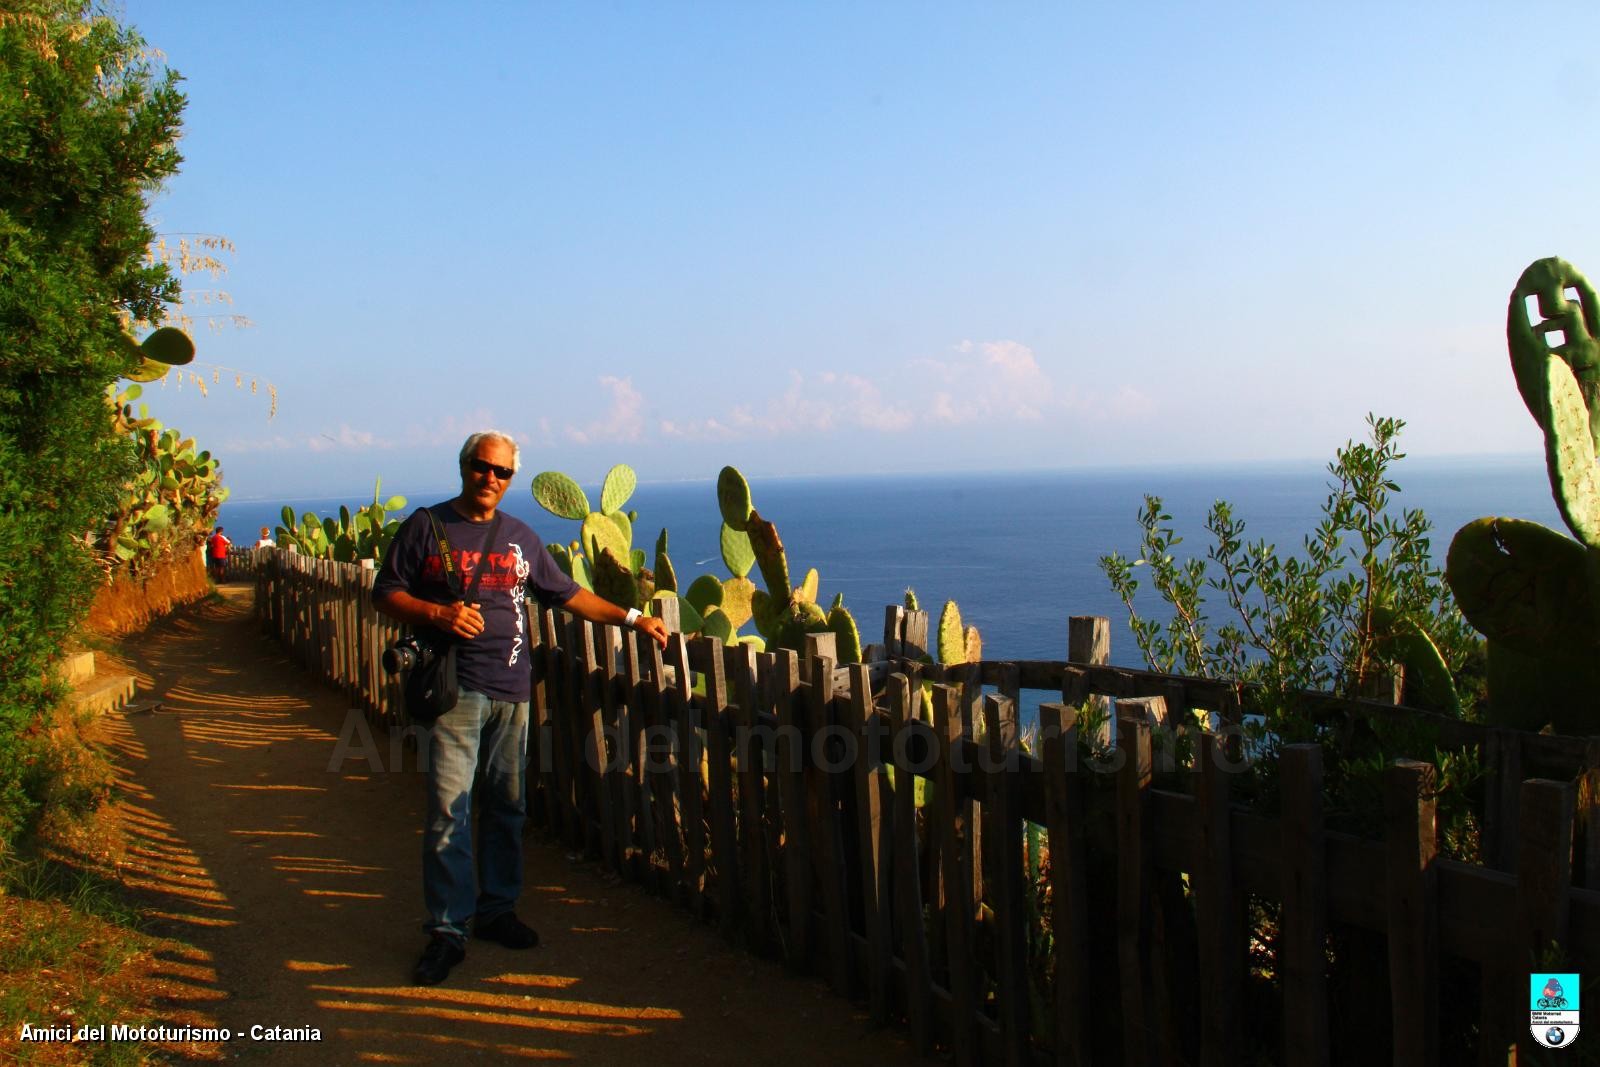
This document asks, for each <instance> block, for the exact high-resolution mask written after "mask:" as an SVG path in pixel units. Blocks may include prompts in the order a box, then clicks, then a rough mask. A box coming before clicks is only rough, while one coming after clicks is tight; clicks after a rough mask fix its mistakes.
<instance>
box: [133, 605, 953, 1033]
mask: <svg viewBox="0 0 1600 1067" xmlns="http://www.w3.org/2000/svg"><path fill="white" fill-rule="evenodd" d="M249 597H250V590H249V589H248V588H247V587H244V586H226V587H224V588H223V590H222V599H221V601H216V600H213V601H211V602H209V603H205V604H202V605H199V606H196V607H194V608H191V609H188V610H186V611H183V612H180V613H179V614H178V615H177V616H175V617H174V618H171V619H169V620H167V621H165V622H163V623H161V624H158V625H157V626H155V627H153V628H152V629H150V630H149V631H147V632H145V633H144V634H142V635H139V636H137V637H134V638H131V639H129V640H128V641H127V642H126V643H125V645H124V652H125V655H126V656H127V657H128V658H129V662H130V666H131V668H132V669H133V670H134V671H135V672H136V673H137V674H138V676H139V683H140V689H141V696H144V695H151V696H154V697H155V698H156V699H158V700H160V701H161V702H162V706H161V708H160V709H159V710H156V711H146V712H129V713H117V714H114V715H112V716H110V717H109V718H110V721H109V722H108V723H107V727H108V730H107V732H108V734H109V736H110V739H111V742H112V745H113V747H114V748H115V750H116V752H117V755H118V762H119V765H120V769H121V775H122V783H121V784H122V793H123V796H124V798H125V799H124V801H123V804H122V809H123V818H124V821H125V829H126V831H127V834H128V849H127V855H126V862H125V863H124V865H123V870H122V873H123V876H124V878H125V880H126V881H127V882H128V884H130V885H131V886H133V887H134V888H135V889H136V890H137V892H138V893H139V896H140V899H141V902H142V903H143V904H144V905H145V908H146V913H147V915H149V917H150V918H151V920H152V922H151V925H152V926H153V927H154V930H153V932H155V933H158V934H163V935H167V936H171V937H174V938H177V939H180V940H182V941H185V942H187V943H188V944H189V945H192V946H194V950H193V952H192V953H189V954H186V955H185V958H181V959H180V958H173V959H171V960H167V961H163V962H164V966H166V967H167V968H169V970H170V973H171V974H172V976H173V977H174V978H175V979H178V980H181V981H187V982H189V983H190V984H191V985H192V986H193V994H194V999H195V1000H196V1001H197V1002H199V1010H200V1011H201V1012H202V1013H204V1014H207V1015H209V1016H210V1018H211V1020H212V1021H213V1024H214V1025H216V1026H220V1027H227V1028H228V1029H230V1030H231V1031H232V1032H233V1034H234V1035H235V1036H234V1037H233V1038H232V1040H231V1041H229V1042H227V1043H226V1044H223V1045H220V1046H219V1045H211V1046H199V1047H195V1048H192V1049H190V1050H189V1051H190V1053H191V1054H194V1055H213V1056H221V1057H225V1058H227V1059H235V1058H238V1059H248V1060H259V1061H263V1062H279V1061H282V1062H306V1063H312V1062H315V1063H351V1064H355V1063H432V1062H439V1061H443V1060H446V1059H451V1060H453V1059H456V1058H458V1057H463V1056H482V1055H489V1056H494V1057H497V1058H507V1059H546V1060H576V1061H580V1062H584V1063H594V1064H610V1063H619V1064H620V1063H630V1064H632V1063H637V1062H641V1061H648V1062H651V1063H657V1064H680V1063H681V1064H730V1065H731V1064H745V1063H748V1062H750V1061H751V1060H752V1059H754V1058H760V1059H764V1060H767V1061H769V1062H778V1063H784V1062H790V1061H799V1060H802V1059H806V1060H815V1061H818V1062H824V1063H868V1062H871V1063H874V1064H894V1063H906V1064H911V1063H920V1062H922V1061H920V1060H918V1059H917V1058H916V1056H915V1054H914V1052H913V1051H912V1050H911V1049H910V1048H909V1046H908V1045H907V1043H906V1042H905V1041H903V1040H902V1039H901V1038H900V1036H899V1035H898V1034H896V1033H894V1032H892V1031H890V1032H885V1031H876V1030H873V1029H871V1028H870V1027H869V1025H868V1024H867V1022H866V1021H865V1019H864V1017H863V1016H861V1015H860V1014H858V1013H856V1012H855V1011H854V1010H853V1009H852V1008H851V1006H850V1005H848V1004H846V1003H843V1002H841V1001H839V1000H837V999H835V998H833V997H832V996H831V995H829V994H828V993H827V991H826V990H825V988H823V987H822V986H821V985H819V984H816V983H813V982H811V981H808V980H800V979H795V978H793V977H791V976H789V975H788V974H787V973H786V972H785V971H784V970H783V969H782V968H781V967H780V966H778V965H776V964H773V963H769V962H766V961H762V960H757V959H755V958H753V957H750V956H747V955H744V954H742V953H739V952H736V951H735V950H733V949H730V948H728V947H727V946H726V945H724V944H723V943H722V942H721V941H720V940H719V939H718V938H717V937H716V935H715V934H714V932H713V931H712V930H710V929H709V928H707V927H702V926H698V925H695V924H693V923H692V922H691V921H690V919H689V918H688V917H687V916H685V915H683V914H682V913H680V912H678V911H676V910H674V909H673V908H672V907H671V906H669V905H668V904H667V903H666V902H664V901H661V900H657V899H655V898H653V897H649V896H647V895H645V894H644V893H643V892H642V891H640V890H639V889H637V888H636V887H633V886H629V885H624V884H619V883H616V882H613V881H609V880H607V879H606V878H605V877H603V876H602V875H601V874H600V873H599V872H598V870H597V869H596V868H592V867H590V866H588V865H585V864H582V863H577V862H574V861H572V860H570V859H569V858H568V857H567V856H565V855H564V854H563V853H562V852H561V851H560V850H559V849H558V848H557V847H555V846H552V845H548V844H544V843H542V842H540V841H538V840H537V839H530V841H529V843H528V845H527V886H526V888H525V890H524V893H523V901H522V905H521V907H520V908H519V912H520V913H521V914H522V916H523V917H524V918H525V919H526V920H527V921H528V922H529V923H530V924H532V925H533V926H534V927H535V928H536V929H538V930H539V931H540V936H541V938H542V939H543V941H544V944H542V945H541V946H540V947H539V948H537V949H534V950H532V951H529V952H514V951H511V950H508V949H504V948H501V947H499V946H497V945H493V944H490V943H487V942H479V941H474V942H472V943H470V944H469V946H468V955H467V959H466V961H465V962H464V963H463V964H461V965H460V966H459V967H458V968H456V970H455V971H454V972H453V973H452V974H451V976H450V979H449V980H448V982H447V983H446V984H444V985H442V986H437V987H432V988H425V989H424V988H415V987H413V986H411V985H410V984H409V977H408V976H409V973H410V968H411V965H412V963H413V962H414V961H415V958H416V956H417V954H418V953H419V952H420V951H421V949H422V946H423V944H424V937H423V935H422V932H421V926H420V923H421V918H422V909H421V899H422V890H421V870H420V868H421V862H420V851H421V825H422V781H421V777H420V775H418V774H417V773H415V772H414V771H410V770H405V769H399V770H396V769H379V768H373V767H370V766H369V765H368V764H367V763H366V762H364V761H362V760H359V759H358V760H348V761H345V763H344V765H343V766H342V767H339V768H330V757H332V756H333V755H334V752H335V749H336V748H337V743H338V738H339V734H340V732H341V729H342V727H343V725H344V723H345V716H346V714H347V713H351V712H349V711H348V709H347V708H346V707H345V705H344V703H343V701H342V700H341V699H340V697H339V695H338V694H337V693H335V692H334V691H333V690H332V689H330V688H328V687H325V686H323V685H321V684H320V683H318V682H316V681H314V680H313V679H311V678H310V677H309V676H307V675H306V674H304V673H302V672H301V671H300V670H299V668H297V667H296V666H294V665H293V664H292V663H291V662H290V661H289V660H288V659H287V658H285V657H284V656H283V655H281V654H280V653H279V651H278V650H277V647H276V646H275V645H274V644H273V643H272V642H270V641H268V640H267V639H266V638H264V637H262V636H261V635H260V633H259V630H258V628H257V626H256V624H255V622H254V620H253V618H252V616H251V613H250V603H249ZM378 743H379V745H380V746H381V747H382V748H383V750H384V752H385V753H387V752H388V746H387V742H386V739H385V738H384V737H383V736H382V735H381V733H380V734H379V735H378ZM208 998H209V999H208ZM188 1014H192V1012H191V1013H188ZM252 1027H261V1028H264V1030H265V1031H268V1032H270V1031H272V1030H273V1029H274V1028H279V1034H278V1038H279V1039H277V1040H273V1039H271V1038H270V1037H263V1038H254V1039H253V1038H252V1037H251V1036H250V1035H251V1029H252ZM308 1030H315V1031H317V1032H318V1033H319V1035H320V1039H318V1040H315V1041H312V1040H304V1039H303V1038H304V1037H305V1032H306V1031H308ZM297 1036H298V1037H300V1038H302V1039H301V1040H296V1039H295V1038H296V1037H297Z"/></svg>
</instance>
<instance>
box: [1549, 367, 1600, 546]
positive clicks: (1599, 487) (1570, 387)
mask: <svg viewBox="0 0 1600 1067" xmlns="http://www.w3.org/2000/svg"><path fill="white" fill-rule="evenodd" d="M1542 376H1543V378H1544V387H1545V388H1544V396H1545V413H1546V414H1545V420H1544V424H1543V425H1544V454H1545V467H1546V468H1547V470H1548V471H1549V473H1550V491H1551V494H1552V495H1553V496H1554V497H1555V500H1556V506H1557V507H1558V508H1560V509H1561V517H1562V518H1563V519H1565V520H1567V526H1568V528H1569V529H1571V530H1572V532H1573V535H1574V536H1576V537H1577V538H1578V540H1580V541H1582V542H1583V543H1584V544H1586V545H1588V546H1589V547H1590V548H1600V473H1597V472H1596V469H1595V450H1594V439H1593V436H1592V434H1593V430H1594V428H1595V427H1594V426H1593V425H1592V424H1591V423H1590V413H1589V409H1588V408H1587V407H1586V406H1585V403H1584V398H1583V395H1582V393H1581V391H1580V385H1581V383H1580V382H1579V380H1578V379H1577V378H1576V377H1575V375H1574V373H1573V372H1572V371H1571V370H1569V369H1568V368H1567V365H1566V364H1565V363H1563V362H1561V361H1560V360H1559V359H1548V360H1545V363H1544V367H1543V375H1542Z"/></svg>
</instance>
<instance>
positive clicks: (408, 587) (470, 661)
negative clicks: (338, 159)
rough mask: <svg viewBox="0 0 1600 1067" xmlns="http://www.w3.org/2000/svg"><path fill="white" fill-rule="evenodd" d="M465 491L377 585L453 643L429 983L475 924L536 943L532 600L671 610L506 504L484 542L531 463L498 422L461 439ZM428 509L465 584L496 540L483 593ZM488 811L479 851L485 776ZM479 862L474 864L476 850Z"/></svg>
mask: <svg viewBox="0 0 1600 1067" xmlns="http://www.w3.org/2000/svg"><path fill="white" fill-rule="evenodd" d="M459 462H460V467H461V493H460V495H459V496H456V497H455V498H454V499H451V500H448V501H445V502H444V503H441V504H436V505H434V506H433V507H432V508H423V509H419V510H417V511H415V512H413V513H412V514H411V516H410V517H409V518H407V519H406V521H405V522H404V523H403V524H401V527H400V530H399V532H398V533H396V534H395V538H394V541H393V542H392V543H391V544H390V545H389V550H388V552H387V553H385V555H384V558H383V566H382V567H381V568H380V569H379V571H378V577H377V580H376V581H375V583H374V584H373V589H372V593H373V600H374V602H375V603H376V605H377V607H378V609H379V610H380V611H382V612H383V613H384V614H386V615H388V616H390V617H391V618H394V619H398V620H399V621H400V622H403V623H407V624H409V625H410V626H412V627H413V628H414V629H415V631H416V633H417V636H418V637H419V639H420V640H422V641H423V642H424V643H430V642H431V643H433V644H434V645H435V646H441V645H442V644H443V643H444V642H454V643H455V646H456V675H457V678H458V680H459V685H460V692H461V696H460V700H459V701H458V702H457V704H456V706H455V707H454V708H453V709H451V710H450V711H447V712H445V713H444V714H443V715H441V716H440V717H439V718H438V719H437V720H436V721H435V722H434V723H433V724H432V725H431V726H428V727H425V728H424V729H425V730H426V732H427V735H426V737H425V738H424V739H423V744H422V745H421V746H419V751H421V752H424V753H426V754H427V775H428V786H427V788H428V813H427V822H426V824H425V826H424V829H423V839H422V896H423V903H424V906H425V907H426V909H427V916H428V917H427V921H426V922H425V923H424V924H423V929H424V930H425V931H426V932H427V933H428V935H429V941H428V945H427V948H426V949H425V950H424V951H423V953H422V958H421V959H419V960H418V961H417V965H416V967H415V968H414V969H413V971H412V980H413V981H415V982H416V984H417V985H437V984H438V983H439V982H442V981H444V979H445V978H446V977H448V976H449V974H450V968H452V967H454V966H455V965H456V964H458V963H460V962H461V961H462V960H463V959H464V958H465V957H466V937H467V929H468V926H469V924H470V926H471V929H472V933H473V935H474V936H476V937H480V938H485V939H487V940H490V941H497V942H499V943H500V944H502V945H504V946H506V947H507V948H514V949H526V948H532V947H533V946H534V945H537V944H538V943H539V935H538V934H537V933H535V932H534V931H533V929H532V928H530V927H529V926H527V925H526V924H525V923H523V922H522V920H520V919H518V918H517V915H516V912H515V911H514V910H513V909H514V908H515V906H516V903H517V897H518V896H519V895H520V894H521V892H522V823H523V818H524V815H525V813H526V810H527V782H526V770H527V766H526V765H527V753H528V701H529V699H530V697H531V696H532V675H531V670H530V662H529V659H528V658H527V647H528V634H529V633H530V630H531V625H532V623H531V620H530V618H529V616H528V613H527V610H526V607H525V599H526V598H527V597H530V596H531V597H534V598H537V599H538V601H539V602H540V603H541V604H543V605H546V606H560V607H564V608H565V609H566V610H568V611H570V612H572V613H573V614H575V615H578V616H580V617H581V618H585V619H588V620H590V621H592V622H600V623H611V624H614V625H621V626H630V627H633V628H635V629H638V630H642V631H644V632H646V633H648V634H649V635H650V636H651V637H652V638H654V639H655V640H656V641H657V642H658V643H659V644H661V645H665V644H666V641H667V632H666V626H665V625H664V624H663V623H662V621H661V620H660V619H654V618H650V617H648V616H644V615H641V614H640V613H639V612H638V611H637V610H635V609H632V608H630V609H628V610H627V611H624V610H623V609H622V608H619V607H617V606H616V605H615V604H612V603H611V602H609V601H607V600H603V599H601V598H600V597H598V596H596V595H595V594H594V593H591V592H589V591H588V590H586V589H583V588H581V587H579V586H578V585H577V584H576V583H575V582H573V580H572V579H571V578H569V577H567V576H566V575H565V574H563V573H562V572H561V568H560V567H558V566H556V562H555V559H554V557H552V556H551V555H550V553H549V552H547V551H546V550H545V547H544V542H542V541H541V540H540V539H539V535H538V534H536V533H534V532H533V530H532V529H530V528H529V527H528V526H527V524H525V523H523V522H522V521H521V520H519V519H516V518H513V517H512V516H510V515H505V514H502V515H501V517H500V527H499V529H498V531H497V532H496V535H495V543H494V544H493V545H490V546H485V544H484V541H485V540H486V538H487V537H488V533H489V528H490V523H491V521H492V520H493V519H494V517H495V513H496V510H497V509H498V508H499V506H500V499H501V498H502V497H504V496H505V494H506V490H507V489H508V488H510V486H511V477H512V475H513V474H514V473H515V472H516V470H517V469H518V468H519V467H520V466H521V462H522V461H521V456H520V452H519V449H518V448H517V445H516V442H515V441H513V440H512V439H511V438H510V437H508V436H506V435H505V434H503V433H498V432H496V431H493V430H490V431H486V432H483V433H475V434H473V435H472V436H471V437H468V438H467V440H466V443H465V444H463V445H462V446H461V455H460V457H459ZM430 512H431V513H432V515H433V516H434V517H436V518H437V520H438V522H439V524H440V527H441V529H442V530H443V533H444V537H445V540H446V541H447V542H448V543H449V548H450V555H451V557H452V560H453V563H454V567H455V572H456V574H457V575H459V576H460V578H461V583H460V586H459V587H460V588H465V587H466V586H467V585H469V584H470V582H471V575H472V572H473V569H474V568H475V567H476V566H477V565H478V562H479V559H480V557H481V556H482V554H483V552H484V550H485V548H486V547H487V548H488V552H489V555H488V557H487V559H485V560H484V562H483V574H482V578H481V583H480V585H479V588H478V595H477V600H478V602H477V603H473V604H465V603H462V602H461V601H460V600H458V599H457V598H456V595H455V594H454V593H452V591H451V585H450V583H449V580H448V577H447V575H446V573H445V570H444V567H443V565H442V563H441V557H440V546H439V539H438V538H437V537H435V535H434V530H433V524H432V521H431V520H430V518H429V515H430ZM475 779H479V780H481V786H480V790H479V793H478V798H479V804H480V805H481V807H482V810H481V811H480V812H479V818H478V829H479V832H478V840H477V845H476V856H475V855H474V845H473V835H472V796H473V784H474V780H475ZM474 861H476V862H474Z"/></svg>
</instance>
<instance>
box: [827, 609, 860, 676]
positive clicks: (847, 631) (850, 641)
mask: <svg viewBox="0 0 1600 1067" xmlns="http://www.w3.org/2000/svg"><path fill="white" fill-rule="evenodd" d="M828 629H830V630H832V631H833V634H834V637H835V639H836V640H837V647H838V651H839V662H840V663H860V662H861V631H860V630H859V629H857V628H856V620H855V619H854V617H852V616H851V614H850V609H849V608H847V607H845V606H844V605H843V604H835V605H834V606H833V610H832V611H830V612H828Z"/></svg>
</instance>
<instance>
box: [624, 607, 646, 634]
mask: <svg viewBox="0 0 1600 1067" xmlns="http://www.w3.org/2000/svg"><path fill="white" fill-rule="evenodd" d="M642 614H643V612H641V611H640V610H639V609H638V608H629V609H628V615H627V618H625V619H623V620H622V625H624V626H626V627H627V628H628V629H630V630H631V629H633V627H634V624H635V623H637V622H638V621H639V616H640V615H642Z"/></svg>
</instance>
